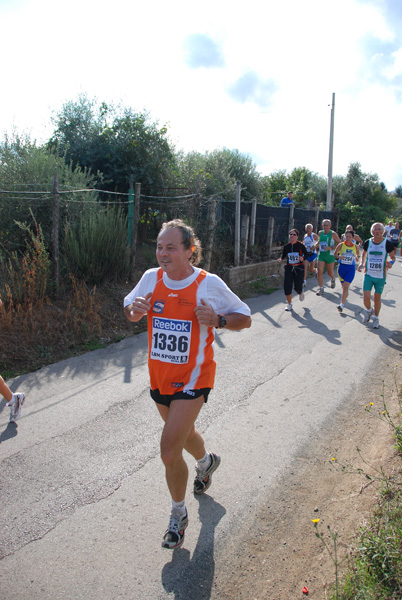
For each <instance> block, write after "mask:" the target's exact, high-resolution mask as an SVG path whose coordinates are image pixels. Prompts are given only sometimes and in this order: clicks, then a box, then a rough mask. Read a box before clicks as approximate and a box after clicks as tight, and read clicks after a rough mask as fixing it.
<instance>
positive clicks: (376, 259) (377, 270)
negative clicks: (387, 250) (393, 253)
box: [367, 256, 383, 277]
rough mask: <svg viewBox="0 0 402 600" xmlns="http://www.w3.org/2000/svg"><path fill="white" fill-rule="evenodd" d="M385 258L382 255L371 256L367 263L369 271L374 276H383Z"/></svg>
mask: <svg viewBox="0 0 402 600" xmlns="http://www.w3.org/2000/svg"><path fill="white" fill-rule="evenodd" d="M382 272H383V260H382V257H381V256H369V259H368V263H367V273H368V274H369V275H371V276H372V277H382V276H383V274H382Z"/></svg>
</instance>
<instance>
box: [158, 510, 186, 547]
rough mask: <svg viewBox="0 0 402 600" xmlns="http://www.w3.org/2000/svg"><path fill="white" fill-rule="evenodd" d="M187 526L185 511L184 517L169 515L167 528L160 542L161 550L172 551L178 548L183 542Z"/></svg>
mask: <svg viewBox="0 0 402 600" xmlns="http://www.w3.org/2000/svg"><path fill="white" fill-rule="evenodd" d="M187 525H188V516H187V511H186V512H185V514H184V515H174V514H173V513H171V515H170V519H169V525H168V528H167V529H166V531H165V535H164V536H163V540H162V548H167V549H168V550H174V549H175V548H180V546H181V545H182V544H183V542H184V532H185V531H186V528H187Z"/></svg>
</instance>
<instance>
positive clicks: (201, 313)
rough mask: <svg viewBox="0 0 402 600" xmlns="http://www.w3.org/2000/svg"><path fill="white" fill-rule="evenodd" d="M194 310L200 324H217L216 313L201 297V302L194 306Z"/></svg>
mask: <svg viewBox="0 0 402 600" xmlns="http://www.w3.org/2000/svg"><path fill="white" fill-rule="evenodd" d="M194 312H195V314H196V317H197V319H198V322H199V324H200V325H206V327H217V326H218V325H219V318H218V315H217V314H216V312H215V311H214V310H213V308H212V307H211V306H210V305H209V304H208V303H207V302H205V300H204V299H203V298H201V304H200V305H199V306H196V307H195V309H194Z"/></svg>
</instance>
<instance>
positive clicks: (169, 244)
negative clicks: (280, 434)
mask: <svg viewBox="0 0 402 600" xmlns="http://www.w3.org/2000/svg"><path fill="white" fill-rule="evenodd" d="M156 258H157V261H158V264H159V268H155V269H149V270H148V271H146V272H145V273H144V274H143V276H142V278H141V280H140V281H139V283H138V284H137V285H136V286H135V288H134V289H133V290H132V291H131V292H130V293H129V294H128V295H127V296H126V297H125V299H124V307H125V309H124V310H125V314H126V317H127V318H128V319H129V321H133V322H136V321H139V320H140V319H141V318H142V317H144V316H145V315H147V321H148V345H149V350H148V366H149V374H150V382H151V397H152V398H153V400H154V401H155V404H156V407H157V409H158V411H159V414H160V415H161V417H162V419H163V421H164V422H165V425H164V428H163V432H162V438H161V444H160V448H161V458H162V461H163V463H164V465H165V472H166V481H167V485H168V488H169V492H170V495H171V498H172V509H171V515H170V521H169V526H168V528H167V530H166V532H165V534H164V536H163V540H162V548H168V549H171V550H173V549H175V548H179V547H180V546H181V545H182V544H183V541H184V532H185V529H186V527H187V525H188V516H187V510H186V505H185V494H186V487H187V480H188V469H187V464H186V462H185V460H184V458H183V450H186V451H187V452H189V453H190V454H191V455H192V456H193V457H194V458H195V460H196V461H197V463H196V478H195V481H194V493H195V494H203V493H204V492H205V491H206V490H207V489H208V488H209V486H210V485H211V476H212V474H213V473H214V471H215V470H216V469H217V468H218V466H219V463H220V457H219V456H217V455H216V454H213V453H209V452H206V450H205V444H204V440H203V438H202V436H201V434H200V432H199V431H198V430H197V429H196V428H195V421H196V419H197V417H198V414H199V412H200V410H201V408H202V406H203V404H204V402H207V400H208V395H209V392H210V391H211V389H212V388H213V386H214V379H215V369H216V364H215V360H214V348H213V342H214V335H215V334H214V332H215V328H216V329H223V328H226V329H230V330H234V331H238V330H240V329H243V328H245V327H250V325H251V318H250V309H249V307H248V306H247V304H245V303H244V302H242V301H241V300H240V299H239V298H238V297H237V296H236V295H235V294H234V293H233V292H232V291H231V290H230V289H229V288H228V287H227V285H226V284H225V283H224V282H223V281H222V279H220V278H219V277H218V276H217V275H212V274H211V273H207V272H206V271H203V270H201V269H199V268H198V267H197V266H196V265H197V264H198V263H199V262H200V260H201V244H200V241H199V240H198V238H197V237H196V235H195V234H194V231H193V229H192V228H191V227H189V226H187V225H186V224H185V223H184V222H183V221H182V220H181V219H176V220H174V221H169V222H168V223H164V224H163V226H162V229H161V231H160V232H159V235H158V239H157V245H156Z"/></svg>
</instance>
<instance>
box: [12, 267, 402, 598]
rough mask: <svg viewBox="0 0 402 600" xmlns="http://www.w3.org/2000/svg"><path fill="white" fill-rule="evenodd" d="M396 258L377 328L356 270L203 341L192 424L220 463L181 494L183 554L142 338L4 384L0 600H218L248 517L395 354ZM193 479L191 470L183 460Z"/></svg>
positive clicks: (401, 342)
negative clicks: (171, 543) (12, 417)
mask: <svg viewBox="0 0 402 600" xmlns="http://www.w3.org/2000/svg"><path fill="white" fill-rule="evenodd" d="M401 265H402V260H401V259H400V258H398V260H397V263H396V264H395V265H394V267H393V269H392V270H391V271H390V273H389V277H388V283H387V285H386V287H385V291H384V294H383V308H382V312H381V319H380V324H381V326H380V329H378V330H373V329H372V327H371V325H370V324H369V325H364V324H362V309H363V306H362V291H361V284H362V275H361V274H360V273H356V277H355V281H354V283H353V284H352V286H351V288H352V289H351V293H350V295H349V302H348V305H347V307H346V309H345V311H344V313H343V314H342V315H339V314H338V312H337V310H336V305H337V304H338V303H339V296H340V285H339V282H337V287H336V289H335V290H330V288H329V285H328V279H326V280H325V283H326V294H325V296H324V297H317V296H316V295H315V293H314V291H315V290H316V289H317V284H316V280H315V279H309V281H308V285H307V291H306V298H305V301H304V302H299V300H295V301H294V311H293V312H292V313H288V312H285V311H284V306H285V304H284V295H283V292H282V291H277V292H275V293H273V294H271V295H270V296H260V297H258V298H252V299H250V300H249V302H248V303H249V305H250V307H251V310H252V315H253V324H252V326H251V328H250V329H248V330H244V331H242V332H229V331H222V332H219V333H218V334H217V337H216V357H217V363H218V370H217V380H216V387H215V389H214V391H213V392H212V393H211V395H210V399H209V401H208V404H207V405H206V406H205V407H204V408H203V410H202V413H201V415H200V418H199V420H198V427H199V429H200V430H201V431H202V432H203V434H204V436H205V439H206V443H207V448H208V449H210V450H213V451H215V452H217V453H219V454H220V455H221V457H222V463H221V466H220V468H219V470H218V471H217V472H216V474H215V475H214V482H213V485H212V486H211V488H210V489H209V491H208V492H207V494H205V495H204V496H202V497H200V498H195V497H193V495H192V493H191V489H190V486H189V491H188V495H187V506H188V512H189V519H190V524H189V527H188V529H187V531H186V537H185V542H184V546H183V547H182V548H181V549H179V550H176V551H174V552H171V551H168V550H164V549H162V548H161V547H160V543H161V538H162V535H163V533H164V530H165V528H166V526H167V523H168V518H169V512H170V499H169V496H168V492H167V488H166V484H165V479H164V470H163V466H162V463H161V461H160V458H159V438H160V433H161V427H162V424H161V421H160V419H159V417H158V414H157V411H156V409H155V407H154V406H153V402H152V401H151V399H150V397H149V391H148V373H147V364H146V362H147V356H146V341H147V340H146V335H145V334H141V335H139V336H135V337H132V338H130V339H126V340H124V341H122V342H120V343H119V344H115V345H113V346H110V347H108V348H105V349H103V350H97V351H94V352H91V353H88V354H86V355H84V356H80V357H77V358H72V359H69V360H66V361H63V362H60V363H57V364H55V365H52V366H49V367H46V368H43V369H41V370H40V371H37V372H35V373H31V374H28V375H25V376H22V377H19V378H17V379H16V380H14V381H12V382H9V383H11V387H12V389H13V390H14V391H15V390H17V389H20V390H23V391H25V392H26V394H27V399H26V402H25V405H24V407H23V413H22V417H21V419H20V420H19V421H18V424H17V425H14V424H9V423H8V412H9V411H8V409H7V408H6V407H5V402H4V401H2V402H1V404H0V430H1V431H2V433H1V438H0V441H1V445H0V456H1V461H2V462H1V474H2V477H1V508H2V510H1V540H0V543H1V548H0V549H1V556H2V557H3V558H2V564H1V571H2V576H1V580H0V594H1V596H2V597H3V598H7V600H12V599H25V598H27V599H28V598H29V599H32V600H55V599H60V600H64V599H85V600H92V599H93V600H95V599H96V600H98V599H99V598H101V597H102V598H105V599H106V600H115V599H116V600H117V599H125V600H137V599H138V600H140V599H141V600H147V599H149V600H165V599H175V600H190V599H191V600H205V599H214V598H219V583H217V582H219V578H218V577H217V574H218V573H219V572H222V571H223V570H225V569H227V568H228V561H230V557H231V556H232V555H233V549H234V548H236V549H238V548H239V547H240V546H241V544H242V540H243V539H244V536H245V535H249V533H248V528H247V523H249V522H251V521H252V518H253V515H255V514H256V511H258V507H259V506H260V505H261V504H262V502H263V501H266V499H267V497H268V496H269V494H270V493H271V492H272V490H273V488H274V486H275V484H277V482H278V481H280V479H281V477H283V476H284V475H286V473H287V471H288V469H289V465H291V464H292V462H294V460H295V458H297V456H299V455H300V454H301V453H302V452H303V451H304V450H305V449H306V448H307V447H308V445H309V443H311V442H312V440H316V439H317V437H319V436H320V435H325V431H327V430H328V427H330V423H331V419H333V418H334V416H335V415H336V413H337V411H339V410H343V409H344V408H345V405H346V403H347V401H348V398H350V395H351V393H352V392H353V391H354V390H356V389H357V388H358V386H359V385H360V384H361V383H362V382H363V381H364V378H365V377H366V375H367V374H369V373H371V372H372V371H373V370H374V369H376V366H377V364H378V361H379V358H380V357H382V356H384V353H386V352H387V350H392V352H393V353H395V352H398V353H399V355H401V353H402V333H401V330H402V310H401V300H400V298H401V294H402V269H401ZM188 464H189V468H190V482H192V477H193V473H194V471H193V468H194V465H193V462H192V461H191V460H190V458H188Z"/></svg>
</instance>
